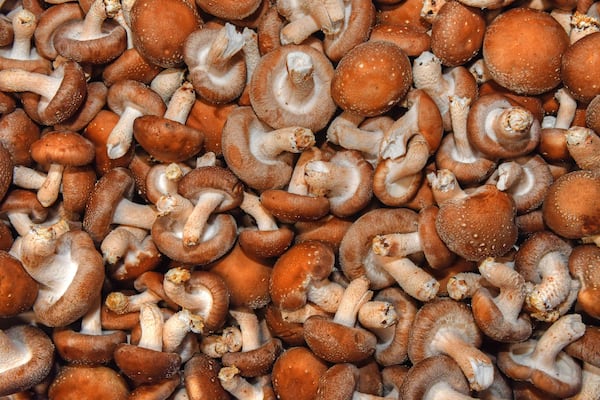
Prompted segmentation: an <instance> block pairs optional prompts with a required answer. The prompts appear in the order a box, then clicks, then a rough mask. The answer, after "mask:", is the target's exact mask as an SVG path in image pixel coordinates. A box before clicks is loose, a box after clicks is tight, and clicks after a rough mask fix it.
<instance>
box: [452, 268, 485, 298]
mask: <svg viewBox="0 0 600 400" xmlns="http://www.w3.org/2000/svg"><path fill="white" fill-rule="evenodd" d="M480 287H481V275H480V274H478V273H476V272H459V273H457V274H456V275H454V276H453V277H451V278H450V279H448V283H447V284H446V291H447V292H448V296H449V297H450V298H451V299H454V300H456V301H461V300H464V299H468V298H471V297H472V296H473V293H475V291H477V289H479V288H480Z"/></svg>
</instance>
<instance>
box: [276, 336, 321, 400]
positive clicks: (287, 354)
mask: <svg viewBox="0 0 600 400" xmlns="http://www.w3.org/2000/svg"><path fill="white" fill-rule="evenodd" d="M327 369H328V366H327V363H326V362H325V361H323V360H321V359H320V358H319V357H317V356H316V355H315V354H314V353H313V352H312V351H310V350H309V349H308V348H307V347H291V348H289V349H287V350H286V351H284V352H283V353H282V354H281V355H280V356H279V358H278V359H277V361H275V364H274V365H273V370H272V371H271V378H272V382H273V389H274V390H275V394H276V395H277V398H279V399H281V400H312V399H314V397H315V395H316V393H317V389H318V384H319V379H320V377H321V376H322V375H323V374H324V373H325V371H327Z"/></svg>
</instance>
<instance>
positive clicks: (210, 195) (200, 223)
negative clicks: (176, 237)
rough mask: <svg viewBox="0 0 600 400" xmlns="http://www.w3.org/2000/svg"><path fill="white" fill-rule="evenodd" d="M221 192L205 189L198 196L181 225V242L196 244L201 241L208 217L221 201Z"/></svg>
mask: <svg viewBox="0 0 600 400" xmlns="http://www.w3.org/2000/svg"><path fill="white" fill-rule="evenodd" d="M223 199H224V196H223V194H221V193H217V192H212V191H206V192H204V193H202V194H200V195H199V196H198V198H197V199H196V205H195V206H194V209H193V210H192V212H191V214H190V215H189V217H188V219H187V221H186V222H185V224H184V226H183V244H184V245H186V246H196V245H197V244H198V243H200V241H201V237H202V234H203V232H204V230H205V228H206V226H207V223H208V219H209V218H210V216H211V214H212V213H213V212H214V210H216V209H217V207H218V206H219V204H221V203H222V202H223Z"/></svg>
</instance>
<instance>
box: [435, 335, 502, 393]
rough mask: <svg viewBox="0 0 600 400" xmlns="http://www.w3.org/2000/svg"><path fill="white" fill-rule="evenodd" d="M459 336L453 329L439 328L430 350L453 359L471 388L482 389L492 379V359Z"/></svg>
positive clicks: (488, 385)
mask: <svg viewBox="0 0 600 400" xmlns="http://www.w3.org/2000/svg"><path fill="white" fill-rule="evenodd" d="M461 336H462V335H461V333H460V332H457V331H456V330H454V329H439V330H438V331H437V333H436V335H435V337H434V339H433V340H432V342H431V347H432V350H433V351H434V352H438V353H442V354H446V355H448V356H450V357H451V358H452V359H454V361H456V363H457V364H458V365H459V367H460V369H461V370H462V371H463V373H464V374H465V377H466V378H467V380H468V381H469V385H470V386H471V388H472V389H473V390H484V389H486V388H488V387H490V385H491V384H492V382H493V380H494V365H493V363H492V360H491V359H490V358H489V357H488V356H487V355H486V354H485V353H483V352H482V351H481V350H479V349H478V348H477V347H475V346H473V345H471V344H468V343H466V342H465V341H464V340H463V339H462V337H461Z"/></svg>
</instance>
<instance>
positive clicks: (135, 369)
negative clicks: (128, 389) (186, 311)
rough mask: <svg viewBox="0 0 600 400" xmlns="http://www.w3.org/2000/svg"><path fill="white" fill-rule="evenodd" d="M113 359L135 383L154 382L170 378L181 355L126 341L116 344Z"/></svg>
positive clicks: (178, 363) (176, 368)
mask: <svg viewBox="0 0 600 400" xmlns="http://www.w3.org/2000/svg"><path fill="white" fill-rule="evenodd" d="M114 359H115V362H116V364H117V366H118V367H119V368H120V369H121V371H122V372H123V373H124V374H125V375H126V376H127V377H128V378H129V379H131V380H132V381H133V382H134V383H136V384H144V383H156V382H158V381H160V380H161V379H164V378H170V377H171V376H173V375H175V374H177V372H178V371H179V368H180V367H181V357H180V356H179V354H177V353H170V352H164V351H156V350H152V349H146V348H144V347H139V346H135V345H132V344H127V343H121V344H119V345H117V347H116V348H115V352H114Z"/></svg>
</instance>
